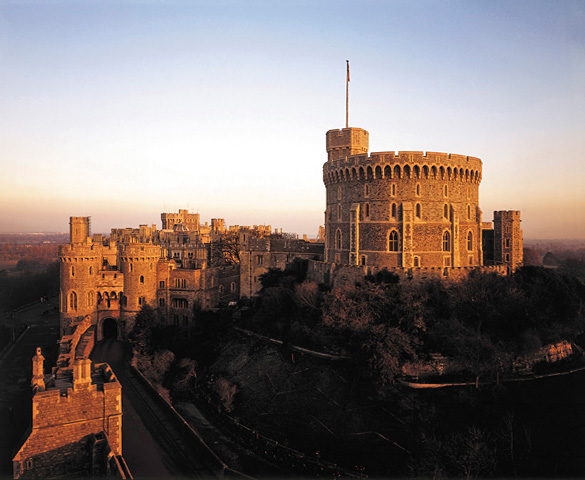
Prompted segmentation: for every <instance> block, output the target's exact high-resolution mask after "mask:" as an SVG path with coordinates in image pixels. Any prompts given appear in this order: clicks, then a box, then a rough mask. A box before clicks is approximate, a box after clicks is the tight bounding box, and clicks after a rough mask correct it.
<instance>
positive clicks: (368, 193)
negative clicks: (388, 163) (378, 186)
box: [364, 183, 370, 198]
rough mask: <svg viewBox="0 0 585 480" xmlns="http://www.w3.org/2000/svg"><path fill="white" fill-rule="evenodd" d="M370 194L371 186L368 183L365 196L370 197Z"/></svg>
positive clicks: (365, 186) (365, 187)
mask: <svg viewBox="0 0 585 480" xmlns="http://www.w3.org/2000/svg"><path fill="white" fill-rule="evenodd" d="M369 196H370V186H369V185H368V184H367V183H366V184H365V185H364V197H366V198H368V197H369Z"/></svg>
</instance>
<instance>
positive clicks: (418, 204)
mask: <svg viewBox="0 0 585 480" xmlns="http://www.w3.org/2000/svg"><path fill="white" fill-rule="evenodd" d="M415 215H416V218H418V219H419V220H420V218H421V216H422V214H421V206H420V203H417V204H416V210H415Z"/></svg>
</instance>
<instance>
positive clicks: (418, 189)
mask: <svg viewBox="0 0 585 480" xmlns="http://www.w3.org/2000/svg"><path fill="white" fill-rule="evenodd" d="M416 194H417V196H419V197H420V183H417V184H416Z"/></svg>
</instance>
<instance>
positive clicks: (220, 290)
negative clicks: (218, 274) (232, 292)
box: [219, 285, 223, 295]
mask: <svg viewBox="0 0 585 480" xmlns="http://www.w3.org/2000/svg"><path fill="white" fill-rule="evenodd" d="M219 294H220V295H221V294H223V285H220V286H219Z"/></svg>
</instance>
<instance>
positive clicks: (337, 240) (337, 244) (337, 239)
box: [335, 228, 341, 250]
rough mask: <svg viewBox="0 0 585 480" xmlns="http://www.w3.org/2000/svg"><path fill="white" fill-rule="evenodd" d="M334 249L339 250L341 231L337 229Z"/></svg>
mask: <svg viewBox="0 0 585 480" xmlns="http://www.w3.org/2000/svg"><path fill="white" fill-rule="evenodd" d="M335 249H336V250H341V230H339V228H338V229H337V230H336V231H335Z"/></svg>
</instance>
